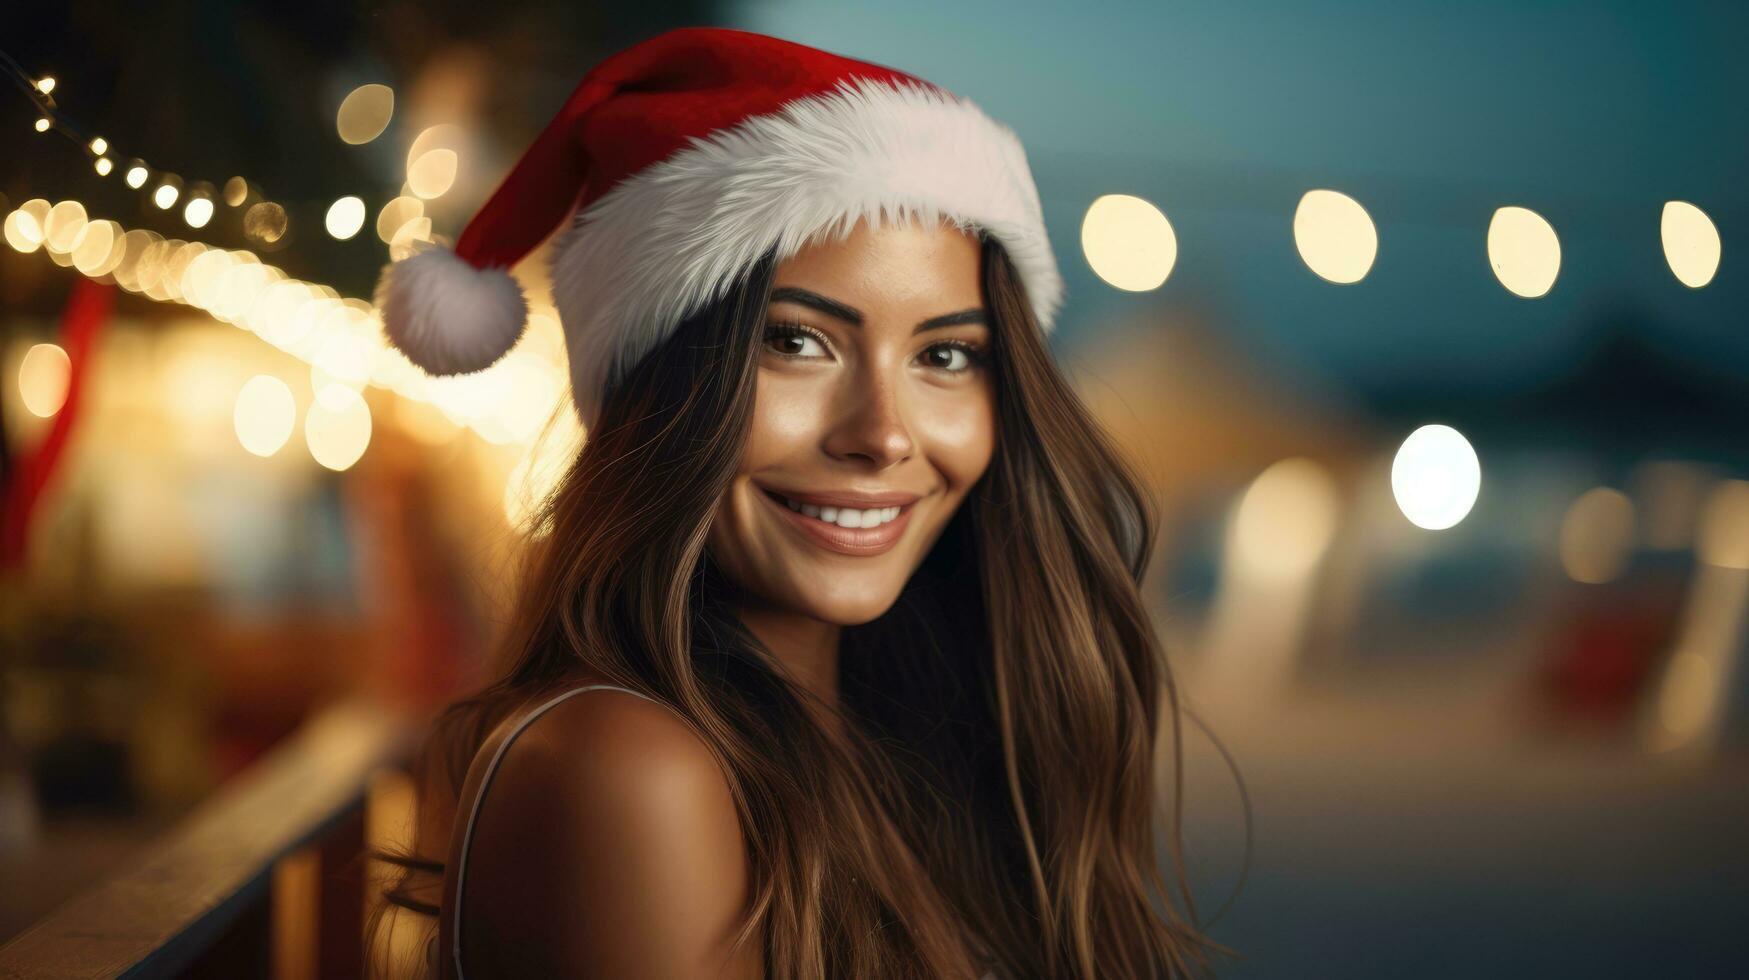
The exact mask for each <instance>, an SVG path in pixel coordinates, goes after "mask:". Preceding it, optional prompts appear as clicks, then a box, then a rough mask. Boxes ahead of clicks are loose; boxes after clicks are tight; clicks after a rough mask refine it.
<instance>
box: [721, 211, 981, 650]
mask: <svg viewBox="0 0 1749 980" xmlns="http://www.w3.org/2000/svg"><path fill="white" fill-rule="evenodd" d="M979 256H980V249H979V243H978V241H977V239H976V238H975V237H974V236H973V235H972V234H970V233H967V232H962V231H960V230H958V229H956V228H954V227H953V226H952V225H951V224H947V223H943V224H941V225H940V226H938V227H933V228H931V227H926V226H924V225H923V224H922V223H921V222H911V223H908V224H901V223H888V224H887V225H886V226H885V227H883V228H881V229H880V230H878V231H871V230H870V229H869V226H868V225H867V224H866V223H862V224H858V225H857V226H856V228H855V229H854V230H853V231H852V233H851V234H850V235H849V236H848V237H847V238H846V239H845V240H844V241H841V242H821V243H817V244H814V245H811V246H809V247H806V248H804V249H803V250H802V251H801V252H799V253H797V254H796V255H795V256H794V257H792V258H790V259H789V260H787V261H785V262H782V263H780V264H779V265H778V267H777V269H776V272H775V276H774V279H773V282H772V293H771V302H770V305H769V307H768V308H767V315H766V324H767V326H766V328H765V334H764V338H763V340H762V341H761V343H760V344H759V353H758V357H759V381H758V394H757V397H756V399H755V404H754V409H753V423H752V430H751V431H750V432H749V433H748V440H747V446H746V450H745V452H744V453H743V455H742V457H741V465H740V469H739V471H738V472H737V473H736V475H735V478H734V481H733V483H731V484H730V486H729V489H728V492H727V493H725V494H724V496H723V500H722V503H721V505H720V506H719V507H718V510H717V514H716V517H715V519H714V520H713V521H712V524H711V529H710V537H709V544H708V547H709V549H710V554H711V557H712V560H714V561H716V562H717V563H718V564H719V565H720V566H721V567H722V568H723V570H724V572H725V573H726V574H727V576H728V578H729V579H730V581H732V582H733V583H735V584H736V585H737V586H738V588H739V589H740V590H741V592H742V593H744V597H745V598H747V599H750V600H753V601H757V602H760V603H763V604H765V605H769V606H775V607H777V608H782V609H789V610H793V611H796V612H800V613H803V614H805V615H807V616H810V617H812V618H815V619H818V620H822V621H825V622H830V623H836V624H839V625H844V626H849V625H855V624H858V623H864V622H868V621H869V620H871V619H874V618H876V617H878V616H880V615H881V614H882V613H883V612H885V611H886V610H887V609H888V608H889V607H890V606H891V605H892V604H893V602H894V601H895V600H896V599H897V598H898V596H899V592H900V590H901V589H902V588H903V587H904V585H905V582H906V580H907V579H909V578H910V577H911V573H912V572H914V571H915V570H916V569H917V567H918V565H920V564H921V563H922V561H923V558H924V556H925V555H927V554H928V553H929V549H930V547H931V546H932V545H934V543H935V541H936V539H937V538H938V537H940V535H941V533H942V531H943V530H944V529H945V528H946V527H947V523H948V520H949V519H950V518H951V517H952V516H953V514H954V511H955V509H956V508H958V507H959V505H960V502H961V501H962V500H964V499H965V497H966V493H967V492H968V491H969V490H970V489H971V487H972V485H973V484H975V483H976V482H977V481H978V478H979V477H980V476H982V475H983V473H984V470H985V468H986V467H987V466H988V465H989V463H990V457H991V454H992V453H993V452H994V450H995V445H996V431H995V430H996V421H995V420H996V412H995V392H994V388H993V384H994V382H993V379H992V371H991V367H990V366H989V365H988V363H987V361H988V357H989V353H990V343H991V334H990V327H989V326H988V324H987V323H986V314H985V311H984V308H983V292H982V288H981V286H982V280H981V276H980V265H979ZM797 508H800V509H799V510H798V509H797Z"/></svg>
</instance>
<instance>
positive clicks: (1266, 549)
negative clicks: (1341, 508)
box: [1228, 458, 1338, 581]
mask: <svg viewBox="0 0 1749 980" xmlns="http://www.w3.org/2000/svg"><path fill="white" fill-rule="evenodd" d="M1337 507H1338V495H1337V492H1336V481H1335V480H1333V479H1331V477H1330V472H1329V471H1328V470H1326V469H1325V468H1324V467H1323V466H1322V465H1320V464H1319V463H1316V462H1314V461H1312V460H1309V459H1303V458H1295V459H1284V460H1282V461H1280V462H1278V463H1276V464H1274V465H1273V466H1271V467H1269V468H1268V469H1266V470H1264V471H1263V473H1262V474H1260V475H1259V476H1258V477H1257V479H1255V480H1253V481H1252V482H1251V486H1250V488H1249V489H1247V490H1246V491H1245V496H1244V497H1243V498H1241V499H1240V501H1239V508H1238V510H1237V511H1235V512H1234V515H1233V523H1232V527H1231V531H1230V538H1229V548H1228V554H1229V555H1230V556H1231V559H1232V561H1233V562H1234V564H1235V571H1236V572H1238V573H1239V574H1241V575H1242V576H1243V577H1245V578H1248V579H1262V580H1269V581H1294V580H1297V579H1302V578H1304V577H1305V575H1306V574H1307V573H1308V572H1310V571H1311V570H1312V568H1313V567H1314V566H1316V565H1317V563H1318V560H1319V559H1320V558H1322V557H1323V556H1324V552H1325V550H1326V549H1328V548H1329V546H1330V541H1331V539H1332V538H1333V537H1334V536H1335V534H1336V515H1337Z"/></svg>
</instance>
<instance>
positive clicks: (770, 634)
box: [735, 604, 843, 729]
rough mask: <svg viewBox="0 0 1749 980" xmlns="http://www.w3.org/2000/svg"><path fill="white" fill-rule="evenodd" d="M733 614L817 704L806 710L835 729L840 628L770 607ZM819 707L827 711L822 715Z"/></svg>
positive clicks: (740, 609)
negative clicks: (737, 616) (813, 712)
mask: <svg viewBox="0 0 1749 980" xmlns="http://www.w3.org/2000/svg"><path fill="white" fill-rule="evenodd" d="M735 611H736V613H737V614H738V615H739V616H740V617H741V622H742V623H744V624H745V625H746V627H747V629H748V630H749V631H750V632H752V634H753V635H754V636H756V637H758V638H759V642H761V643H763V644H765V647H766V649H768V650H770V651H771V653H772V655H773V656H775V657H776V658H777V660H778V662H779V663H781V664H783V666H784V669H785V670H787V671H789V674H790V677H791V678H792V679H793V680H794V681H795V682H796V683H797V684H798V685H800V686H801V687H802V689H803V690H805V691H807V692H808V693H809V694H811V695H813V700H816V701H818V702H819V703H818V704H810V708H811V709H814V710H815V711H816V717H818V718H819V720H820V722H821V723H822V724H825V725H828V726H829V727H830V728H833V729H837V727H838V722H837V708H838V640H839V636H840V634H841V632H842V630H843V628H842V627H840V626H839V625H838V624H836V623H828V622H824V621H822V620H818V619H814V618H812V617H809V616H803V615H801V614H799V613H796V612H793V611H791V610H788V609H774V608H772V607H770V606H760V605H755V604H742V605H739V606H738V607H737V608H736V610H735ZM821 708H825V709H827V710H826V711H825V712H824V715H822V714H821V713H820V711H819V709H821ZM826 716H830V717H829V718H828V717H826Z"/></svg>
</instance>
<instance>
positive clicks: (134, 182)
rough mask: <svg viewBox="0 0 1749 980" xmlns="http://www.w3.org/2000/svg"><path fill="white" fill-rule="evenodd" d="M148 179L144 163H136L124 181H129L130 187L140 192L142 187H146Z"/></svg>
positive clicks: (130, 168) (129, 169)
mask: <svg viewBox="0 0 1749 980" xmlns="http://www.w3.org/2000/svg"><path fill="white" fill-rule="evenodd" d="M146 177H147V174H146V165H145V164H143V163H136V164H134V165H133V166H131V167H129V168H128V172H127V176H126V177H124V178H123V179H124V180H126V181H127V183H128V186H129V187H132V188H133V189H135V190H139V189H140V188H141V187H144V186H145V184H146Z"/></svg>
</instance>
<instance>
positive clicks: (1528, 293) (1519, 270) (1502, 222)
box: [1488, 207, 1561, 299]
mask: <svg viewBox="0 0 1749 980" xmlns="http://www.w3.org/2000/svg"><path fill="white" fill-rule="evenodd" d="M1488 261H1489V262H1490V263H1491V264H1492V265H1493V266H1494V275H1495V276H1496V277H1497V278H1498V279H1499V280H1500V285H1502V286H1505V287H1506V288H1507V289H1508V290H1510V291H1511V292H1512V293H1514V294H1515V295H1518V296H1522V297H1524V298H1525V299H1536V298H1537V297H1538V296H1542V295H1544V294H1545V293H1547V292H1548V291H1549V290H1550V289H1552V288H1554V285H1555V276H1556V275H1558V274H1559V273H1560V271H1561V240H1560V239H1559V238H1557V237H1556V236H1555V229H1554V227H1553V226H1551V225H1550V224H1549V223H1548V221H1546V220H1544V218H1543V216H1542V215H1540V214H1537V213H1536V212H1535V211H1531V210H1529V209H1526V208H1517V207H1506V208H1501V209H1500V210H1498V211H1495V212H1494V220H1492V221H1490V222H1489V223H1488Z"/></svg>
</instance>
